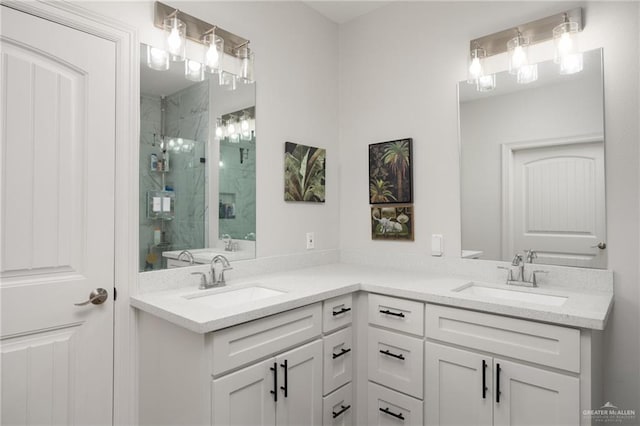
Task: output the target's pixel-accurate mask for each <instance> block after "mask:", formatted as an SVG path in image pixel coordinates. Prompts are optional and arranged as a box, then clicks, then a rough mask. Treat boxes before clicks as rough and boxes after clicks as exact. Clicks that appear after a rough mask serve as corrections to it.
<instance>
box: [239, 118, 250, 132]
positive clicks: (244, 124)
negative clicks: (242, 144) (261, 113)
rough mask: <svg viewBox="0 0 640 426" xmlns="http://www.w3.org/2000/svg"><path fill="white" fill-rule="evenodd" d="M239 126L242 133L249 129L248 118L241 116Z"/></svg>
mask: <svg viewBox="0 0 640 426" xmlns="http://www.w3.org/2000/svg"><path fill="white" fill-rule="evenodd" d="M240 128H241V129H242V133H246V132H248V131H249V120H248V119H247V117H245V118H243V119H242V121H241V122H240Z"/></svg>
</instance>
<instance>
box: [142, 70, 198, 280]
mask: <svg viewBox="0 0 640 426" xmlns="http://www.w3.org/2000/svg"><path fill="white" fill-rule="evenodd" d="M140 111H141V122H140V227H139V229H140V231H139V232H140V270H149V269H159V268H160V267H161V265H162V251H164V250H180V249H184V248H202V247H204V245H205V237H204V236H205V227H206V224H205V222H206V220H205V217H206V214H205V208H206V205H207V194H206V188H207V179H208V173H207V159H206V147H207V141H208V136H209V87H208V82H203V83H200V84H197V85H193V86H191V87H189V88H187V89H184V90H182V91H179V92H176V93H174V94H173V95H170V96H167V98H166V108H165V129H164V130H165V132H166V133H165V134H166V135H167V136H168V137H171V138H174V140H176V142H175V143H176V144H179V143H180V142H181V140H180V139H176V138H181V139H182V144H181V145H180V146H181V148H180V149H179V150H177V151H174V150H169V171H168V172H166V173H164V179H165V181H164V185H165V186H166V187H167V189H171V190H173V191H174V192H175V219H174V220H172V221H162V220H154V219H148V218H147V207H146V202H147V192H148V191H158V190H162V189H163V182H162V177H163V176H162V175H163V173H161V172H158V171H155V170H152V169H151V155H152V154H156V155H157V156H158V158H162V152H161V149H160V146H159V143H158V142H157V141H155V143H154V134H156V135H159V134H160V133H161V129H160V123H161V100H160V98H154V97H150V96H144V95H143V96H141V99H140ZM190 144H191V147H190V148H189V149H186V148H182V146H189V145H190ZM156 228H160V229H161V231H162V232H163V242H166V244H163V245H161V246H158V245H156V244H155V243H154V230H155V229H156ZM149 253H155V256H152V257H149ZM149 260H151V261H152V262H149ZM154 260H155V261H154Z"/></svg>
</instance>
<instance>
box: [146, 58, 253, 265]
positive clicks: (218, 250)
mask: <svg viewBox="0 0 640 426" xmlns="http://www.w3.org/2000/svg"><path fill="white" fill-rule="evenodd" d="M147 49H148V47H147V46H146V45H142V46H141V49H140V50H141V62H140V227H139V233H140V253H139V261H140V262H139V264H140V271H151V270H158V269H164V268H171V267H177V266H186V265H189V264H191V263H209V262H210V261H211V259H212V258H213V257H214V256H215V255H216V254H223V255H225V256H226V257H227V258H228V259H229V260H231V261H233V260H241V259H251V258H254V257H255V240H256V134H255V83H243V82H242V81H241V80H239V79H236V78H235V76H233V75H231V74H227V73H223V75H222V76H220V75H218V74H209V73H206V72H205V73H203V74H204V79H203V80H202V81H194V80H193V79H188V78H186V77H185V74H186V73H185V63H184V62H174V63H171V67H170V69H169V70H166V71H157V70H154V69H151V68H150V67H148V66H147ZM192 78H193V77H192ZM195 80H200V78H199V77H197V75H196V78H195Z"/></svg>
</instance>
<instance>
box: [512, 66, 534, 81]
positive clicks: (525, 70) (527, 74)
mask: <svg viewBox="0 0 640 426" xmlns="http://www.w3.org/2000/svg"><path fill="white" fill-rule="evenodd" d="M537 79H538V64H533V65H525V66H522V67H520V69H519V70H518V74H517V81H518V84H529V83H533V82H534V81H536V80H537Z"/></svg>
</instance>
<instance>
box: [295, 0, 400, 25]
mask: <svg viewBox="0 0 640 426" xmlns="http://www.w3.org/2000/svg"><path fill="white" fill-rule="evenodd" d="M303 3H305V4H306V5H307V6H309V7H311V8H313V9H315V10H316V11H318V12H320V13H321V14H322V15H324V16H326V17H327V18H329V19H330V20H332V21H333V22H335V23H337V24H344V23H345V22H348V21H350V20H352V19H355V18H357V17H358V16H362V15H365V14H367V13H369V12H371V11H372V10H375V9H378V8H380V7H382V6H385V5H387V4H389V3H391V1H355V0H344V1H304V0H303Z"/></svg>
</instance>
